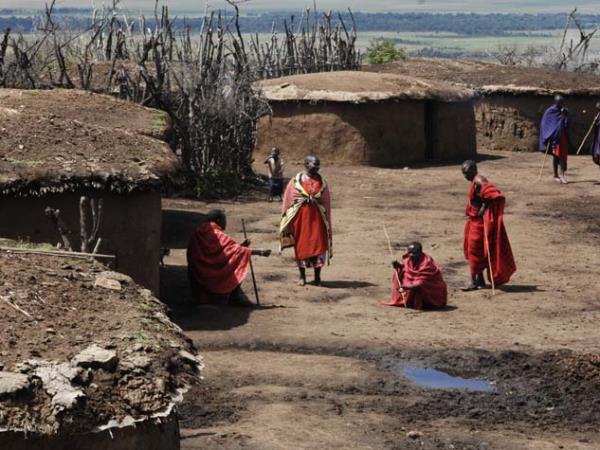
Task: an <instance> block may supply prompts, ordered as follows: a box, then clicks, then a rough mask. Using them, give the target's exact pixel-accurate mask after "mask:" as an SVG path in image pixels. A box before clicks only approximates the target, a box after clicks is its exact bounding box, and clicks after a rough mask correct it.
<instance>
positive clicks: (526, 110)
mask: <svg viewBox="0 0 600 450" xmlns="http://www.w3.org/2000/svg"><path fill="white" fill-rule="evenodd" d="M364 70H367V71H377V72H379V73H386V74H387V73H389V74H410V75H412V76H417V77H421V78H424V79H427V80H431V81H438V80H443V81H449V82H451V83H453V84H454V85H455V86H458V87H467V88H470V89H474V90H476V91H477V92H478V93H479V94H480V95H479V97H478V100H477V102H476V103H475V118H476V122H477V148H478V149H479V150H510V151H535V150H537V146H538V140H539V123H540V120H541V118H542V115H543V113H544V111H545V109H546V108H547V107H548V106H550V105H551V104H552V101H553V97H554V95H555V94H562V95H563V96H564V97H565V100H566V101H565V104H566V106H567V107H568V108H569V111H570V112H571V117H572V127H571V144H572V145H573V146H578V145H579V143H580V142H581V141H582V139H583V137H584V136H585V133H586V132H587V130H588V128H589V126H590V123H591V121H592V119H593V117H594V115H595V112H594V111H595V104H596V102H597V101H598V100H600V76H598V75H594V74H589V73H579V72H578V73H574V72H565V71H559V70H554V69H548V68H533V67H520V66H505V65H500V64H493V63H486V62H479V61H466V60H451V59H435V58H409V59H407V60H406V61H402V62H397V63H392V64H389V65H384V66H365V67H364Z"/></svg>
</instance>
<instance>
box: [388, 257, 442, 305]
mask: <svg viewBox="0 0 600 450" xmlns="http://www.w3.org/2000/svg"><path fill="white" fill-rule="evenodd" d="M402 263H403V265H404V267H402V268H400V269H398V270H397V271H396V273H395V274H394V278H393V287H392V300H391V302H390V303H386V305H389V306H405V307H407V308H414V309H423V308H424V307H427V306H433V307H438V308H441V307H443V306H446V303H447V302H448V287H447V285H446V282H445V281H444V278H443V277H442V272H441V270H440V268H439V267H438V265H437V264H436V263H435V261H434V260H433V258H432V257H431V256H429V255H425V254H424V255H423V258H421V261H419V262H418V263H417V264H416V265H415V263H413V261H412V260H411V259H410V258H409V257H408V256H404V257H403V258H402ZM398 282H400V284H399V283H398ZM400 285H403V286H418V288H417V289H415V290H406V291H404V292H398V289H400Z"/></svg>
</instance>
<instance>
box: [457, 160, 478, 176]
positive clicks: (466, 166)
mask: <svg viewBox="0 0 600 450" xmlns="http://www.w3.org/2000/svg"><path fill="white" fill-rule="evenodd" d="M460 168H461V170H462V173H463V175H464V176H465V178H466V179H467V180H469V181H473V179H474V178H475V176H476V175H477V163H476V162H475V161H473V160H472V159H468V160H466V161H465V162H464V163H462V166H461V167H460Z"/></svg>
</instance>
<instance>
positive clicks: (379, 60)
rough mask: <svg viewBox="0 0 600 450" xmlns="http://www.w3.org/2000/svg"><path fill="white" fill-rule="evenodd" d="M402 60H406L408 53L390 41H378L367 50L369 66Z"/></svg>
mask: <svg viewBox="0 0 600 450" xmlns="http://www.w3.org/2000/svg"><path fill="white" fill-rule="evenodd" d="M401 59H406V52H405V51H404V50H403V49H401V48H398V47H396V43H395V42H394V41H392V40H390V39H378V40H376V41H373V42H371V45H369V47H368V48H367V61H369V64H387V63H389V62H392V61H399V60H401Z"/></svg>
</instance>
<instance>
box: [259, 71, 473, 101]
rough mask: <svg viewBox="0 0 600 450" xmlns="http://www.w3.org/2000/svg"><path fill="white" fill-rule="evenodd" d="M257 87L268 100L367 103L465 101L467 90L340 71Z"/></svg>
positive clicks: (399, 77)
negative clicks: (388, 101) (387, 101)
mask: <svg viewBox="0 0 600 450" xmlns="http://www.w3.org/2000/svg"><path fill="white" fill-rule="evenodd" d="M257 86H258V88H259V89H261V90H262V94H263V95H264V96H265V97H266V98H267V99H268V100H269V101H271V102H285V101H303V102H346V103H367V102H378V101H384V100H439V101H444V102H453V101H466V100H469V99H471V98H472V97H473V92H472V91H470V90H468V89H463V88H457V87H454V86H452V85H450V84H448V83H441V82H437V81H429V80H422V79H418V78H415V77H411V76H406V75H395V74H379V73H370V72H356V71H342V72H323V73H312V74H306V75H293V76H288V77H283V78H275V79H272V80H266V81H261V82H259V83H258V85H257Z"/></svg>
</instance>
